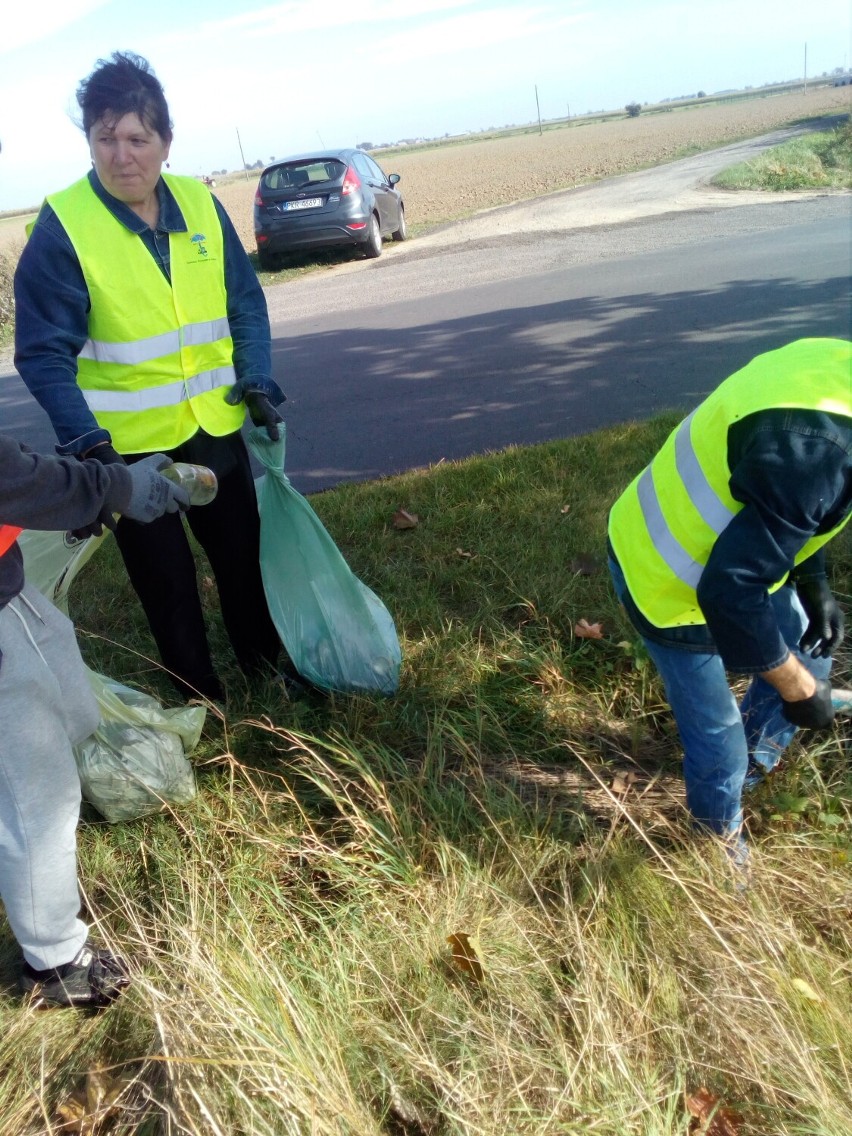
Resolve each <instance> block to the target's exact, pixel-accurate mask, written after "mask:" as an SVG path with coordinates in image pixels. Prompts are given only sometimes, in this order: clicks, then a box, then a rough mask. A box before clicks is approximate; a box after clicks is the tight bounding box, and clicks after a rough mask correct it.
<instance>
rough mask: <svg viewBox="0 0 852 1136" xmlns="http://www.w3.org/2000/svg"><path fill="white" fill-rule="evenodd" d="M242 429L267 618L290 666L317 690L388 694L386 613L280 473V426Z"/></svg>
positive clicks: (395, 679)
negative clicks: (250, 460) (255, 466)
mask: <svg viewBox="0 0 852 1136" xmlns="http://www.w3.org/2000/svg"><path fill="white" fill-rule="evenodd" d="M279 429H280V431H281V440H280V441H278V442H273V441H271V440H270V438H269V437H268V436H267V434H266V431H265V430H263V429H255V430H252V431H251V432H250V433H249V436H248V444H249V449H250V450H251V452H252V454H253V455H254V456H255V458H256V459H257V460H258V462H260V464H261V465H262V466H263V467H264V469H265V470H266V476H265V477H263V478H261V479H260V480H259V481H258V507H259V509H260V569H261V575H262V577H263V587H264V591H265V593H266V600H267V603H268V604H269V612H270V615H271V616H272V621H273V623H274V624H275V626H276V628H277V629H278V634H279V635H280V636H281V641H282V643H283V644H284V646H285V647H286V649H287V653H288V654H289V656H290V658H291V659H292V661H293V665H294V666H295V667H296V670H297V671H298V672H299V673H300V674H301V675H304V677H305V678H306V679H308V680H309V681H310V682H312V683H313V684H314V685H315V686H318V687H320V689H322V690H329V691H342V692H347V693H370V694H395V693H396V691H397V689H398V688H399V668H400V664H401V661H402V660H401V652H400V646H399V638H398V636H397V633H396V627H395V626H394V622H393V619H392V617H391V614H390V612H389V611H388V609H387V608H386V607H385V605H384V604H383V603H382V601H381V600H380V599H379V597H378V596H377V595H376V594H375V593H374V592H372V591H371V590H370V589H369V588H368V587H367V586H366V584H364V583H362V582H361V580H359V579H358V577H357V576H356V575H355V574H354V573H353V572H352V570H351V568H350V567H349V565H348V564H347V563H346V561H345V560H344V558H343V556H342V555H341V553H340V550H339V549H338V547H337V545H336V544H335V543H334V541H333V540H332V539H331V536H330V535H329V534H328V532H327V531H326V529H325V527H324V526H323V524H322V521H320V519H319V517H318V516H317V515H316V513H315V512H314V510H313V509H312V508H311V506H310V504H309V503H308V501H307V499H306V498H305V497H303V496H302V494H301V493H299V492H297V491H296V490H295V489H294V488H293V486H292V485H291V484H290V480H289V478H288V477H287V476H286V474H285V473H284V427H283V423H282V424H281V426H280V427H279Z"/></svg>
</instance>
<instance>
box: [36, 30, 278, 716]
mask: <svg viewBox="0 0 852 1136" xmlns="http://www.w3.org/2000/svg"><path fill="white" fill-rule="evenodd" d="M77 101H78V103H79V106H80V110H81V117H82V121H81V125H82V128H83V131H84V133H85V135H86V138H87V140H88V144H89V149H90V153H91V157H92V165H93V169H92V170H91V171H90V172H89V173H88V174H87V175H86V176H85V177H83V178H81V179H80V180H79V181H77V182H75V183H74V184H73V185H71V186H70V187H68V188H67V189H65V190H62V191H61V192H59V193H55V194H51V195H49V196H48V198H47V200H46V202H45V204H44V205H43V207H42V209H41V211H40V213H39V216H38V218H37V220H36V222H35V224H34V226H33V227H32V231H31V233H30V237H29V240H28V242H27V245H26V247H25V249H24V252H23V254H22V256H21V259H20V262H19V265H18V269H17V272H16V276H15V295H16V305H17V328H16V356H15V360H16V365H17V368H18V371H19V372H20V374H21V376H22V377H23V379H24V382H25V383H26V384H27V386H28V387H29V389H30V390H31V391H32V393H33V394H34V395H35V397H36V398H37V399H38V400H39V402H40V403H41V405H42V406H43V407H44V409H45V411H46V412H47V414H48V415H49V417H50V419H51V422H52V423H53V426H54V429H55V430H56V434H57V437H58V439H59V445H58V446H57V450H58V452H59V453H60V454H61V455H65V456H76V457H78V458H81V459H85V460H97V461H100V462H103V463H110V462H122V461H123V462H127V463H133V462H135V461H138V460H139V459H141V458H143V457H145V455H147V454H150V453H153V452H161V453H166V454H168V456H169V457H171V458H172V459H173V460H174V461H184V462H191V463H198V464H200V465H206V466H209V467H211V468H212V469H213V470H214V472H215V473H216V475H217V478H218V480H219V492H218V494H217V497H216V499H215V501H214V502H212V503H211V504H209V505H206V506H205V507H204V508H203V509H192V510H190V512H189V513H188V515H187V522H188V524H189V527H190V529H191V530H192V532H193V534H194V535H195V537H196V538H197V540H198V541H199V543H200V544H201V546H202V548H203V549H204V551H205V552H206V553H207V556H208V559H209V560H210V565H211V568H212V570H213V575H214V577H215V579H216V584H217V588H218V591H219V598H220V601H221V608H222V616H223V620H224V623H225V628H226V630H227V632H228V636H229V639H230V641H231V644H232V646H233V649H234V653H235V655H236V659H237V662H238V663H239V665H240V667H241V668H242V670H243V671H244V672H245V673H246V674H248V675H252V674H255V673H257V672H262V671H264V670H271V668H274V667H275V666H276V665H277V659H278V654H279V650H280V643H279V638H278V635H277V633H276V631H275V627H274V625H273V623H272V620H271V619H270V616H269V612H268V610H267V606H266V599H265V596H264V592H263V586H262V583H261V577H260V568H259V521H258V514H257V504H256V500H255V494H254V479H253V476H252V472H251V467H250V463H249V458H248V453H247V451H246V448H245V445H244V443H243V440H242V437H241V434H240V429H241V427H242V425H243V422H244V419H245V412H246V409H248V410H249V413H250V415H251V418H252V421H253V422H255V424H257V425H263V426H265V427H266V429H267V430H268V432H269V434H270V436H271V437H273V438H277V437H278V424H279V423H280V422H281V418H280V415H279V414H278V412H277V410H276V409H275V407H276V405H278V404H279V403H280V402H282V401H283V399H284V395H283V393H282V392H281V390H280V389H279V387H278V386H277V384H276V383H275V382H274V381H273V380H272V377H271V369H272V363H271V345H270V331H269V317H268V314H267V310H266V302H265V298H264V295H263V291H262V289H261V288H260V285H259V283H258V281H257V276H256V274H255V272H254V270H253V268H252V266H251V264H250V262H249V260H248V257H247V255H246V253H245V250H244V249H243V247H242V244H241V242H240V240H239V237H238V236H237V234H236V232H235V230H234V227H233V225H232V224H231V222H230V220H229V219H228V216H227V214H226V213H225V211H224V209H223V208H222V207H221V206H220V205H219V203H218V201H216V199H215V198H214V197H213V196H212V195H211V193H210V191H209V189H208V188H207V187H206V186H204V185H202V184H201V183H200V182H198V181H196V180H194V179H193V178H187V177H175V176H171V175H169V174H163V172H162V167H163V164H164V163H166V159H167V158H168V155H169V149H170V146H171V142H172V124H171V121H170V118H169V110H168V105H167V103H166V99H165V96H164V94H163V89H162V86H161V85H160V83H159V81H158V80H157V78H156V77H155V75H154V74H153V72H152V71H151V70H150V68H149V66H148V64H147V62H146V61H145V60H144V59H141V58H139V57H138V56H134V55H130V54H121V53H118V52H117V53H115V54H114V55H113V56H112V57H111V59H110V60H108V61H104V60H101V61H99V63H98V66H97V67H96V69H95V70H94V71H93V72H92V74H91V75H89V76H88V78H86V79H84V80H83V81H82V82H81V84H80V86H79V88H78V91H77ZM166 164H167V163H166ZM86 531H88V530H82V533H81V535H82V534H83V533H85V532H86ZM116 539H117V541H118V545H119V548H120V550H121V555H122V558H123V559H124V563H125V565H126V567H127V571H128V574H129V577H130V580H131V582H132V584H133V586H134V588H135V590H136V592H137V594H138V595H139V598H140V600H141V602H142V605H143V607H144V609H145V613H146V615H147V617H148V622H149V624H150V627H151V630H152V632H153V635H154V638H155V640H156V642H157V646H158V648H159V651H160V656H161V658H162V661H163V664H164V666H165V667H166V669H167V670H168V672H169V673H170V675H171V677H172V679H173V681H174V683H175V685H176V686H177V688H178V689H179V690H180V691H181V692H182V693H183V694H184V695H186V696H188V697H194V696H198V695H199V694H200V695H202V696H204V697H207V698H211V699H221V698H222V697H223V696H224V692H223V688H222V684H221V682H220V679H219V677H218V674H217V672H216V668H215V667H214V665H213V661H212V659H211V655H210V650H209V646H208V642H207V635H206V630H205V625H204V618H203V614H202V607H201V602H200V599H199V594H198V588H197V583H196V573H195V564H194V560H193V556H192V552H191V549H190V545H189V542H188V539H187V536H186V533H185V530H184V527H183V524H182V522H181V519H180V517H178V516H166V517H163V519H162V520H161V521H158V522H156V523H155V524H153V525H149V526H147V527H142V526H140V525H138V524H135V523H134V522H132V521H129V520H127V519H123V520H122V521H121V522H120V523H119V525H118V528H117V530H116Z"/></svg>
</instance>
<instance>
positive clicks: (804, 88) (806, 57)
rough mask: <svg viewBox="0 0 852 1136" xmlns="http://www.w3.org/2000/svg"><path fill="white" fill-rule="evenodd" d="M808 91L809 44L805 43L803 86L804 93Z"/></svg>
mask: <svg viewBox="0 0 852 1136" xmlns="http://www.w3.org/2000/svg"><path fill="white" fill-rule="evenodd" d="M807 93H808V45H807V44H805V85H804V86H803V87H802V94H803V95H806V94H807Z"/></svg>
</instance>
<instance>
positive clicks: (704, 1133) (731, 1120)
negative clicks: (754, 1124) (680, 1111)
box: [686, 1087, 743, 1136]
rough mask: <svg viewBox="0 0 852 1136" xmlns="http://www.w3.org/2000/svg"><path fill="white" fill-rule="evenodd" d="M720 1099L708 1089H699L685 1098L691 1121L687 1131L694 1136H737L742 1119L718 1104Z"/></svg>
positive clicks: (729, 1109) (736, 1113)
mask: <svg viewBox="0 0 852 1136" xmlns="http://www.w3.org/2000/svg"><path fill="white" fill-rule="evenodd" d="M719 1101H720V1098H719V1097H717V1096H716V1095H715V1093H711V1092H710V1090H709V1089H705V1088H704V1087H702V1088H700V1089H699V1090H698V1092H697V1093H693V1094H692V1096H688V1097H687V1098H686V1107H687V1111H688V1112H689V1114H690V1116H692V1117H693V1120H692V1121H690V1125H689V1131H690V1132H691V1133H696V1136H739V1131H740V1125H741V1124H742V1123H743V1118H742V1116H741V1115H740V1114H739V1113H738V1112H734V1110H733V1109H731V1108H725V1107H724V1106H722V1105H720V1104H719Z"/></svg>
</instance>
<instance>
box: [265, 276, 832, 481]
mask: <svg viewBox="0 0 852 1136" xmlns="http://www.w3.org/2000/svg"><path fill="white" fill-rule="evenodd" d="M696 270H697V271H698V267H697V269H696ZM848 299H849V282H848V279H847V278H846V277H834V278H830V279H828V280H822V281H814V282H806V283H802V282H801V281H796V280H785V279H780V280H771V281H766V280H761V279H755V280H740V281H735V282H732V283H730V284H726V285H725V286H723V287H719V288H711V289H708V290H706V291H702V290H701V289H700V288H698V289H695V290H690V291H688V292H676V293H668V294H664V295H661V294H657V293H655V292H653V291H642V290H641V289H637V290H636V291H635V292H632V293H630V294H627V295H621V296H619V297H617V298H616V299H609V298H606V299H604V298H599V297H596V296H588V297H585V298H583V299H580V300H570V301H560V300H555V301H554V302H553V303H549V304H544V305H539V306H534V307H512V308H506V309H503V310H499V311H492V312H488V313H487V314H483V315H481V316H474V317H465V318H461V319H458V320H454V319H448V320H444V321H442V322H438V323H433V324H427V325H421V326H416V327H413V328H408V329H405V330H394V329H388V328H381V327H379V328H364V327H361V328H358V327H353V328H345V329H340V330H334V331H327V332H323V333H319V334H306V335H295V336H292V337H286V338H281V339H278V340H276V341H275V343H274V344H273V350H274V363H275V367H276V371H277V373H278V375H279V377H280V381H281V383H282V386H283V387H284V389H285V390H286V391H287V394H288V402H287V403H285V404H284V406H283V407H282V409H283V411H284V415H285V418H286V421H287V429H288V445H287V471H288V474H289V475H290V477H291V479H292V480H293V483H294V484H295V485H296V487H297V488H298V489H300V490H301V491H302V492H310V491H312V490H317V489H323V488H327V487H329V486H331V485H334V484H337V483H338V482H340V481H345V480H367V479H372V478H375V477H379V476H383V475H387V474H391V473H394V472H399V471H401V470H403V469H408V468H414V467H417V466H421V465H428V464H431V463H434V462H437V461H440V460H441V459H442V458H443V459H447V460H450V459H456V458H461V457H466V456H469V455H471V454H474V453H482V452H485V451H487V450H499V449H502V448H504V447H505V446H508V445H511V444H531V443H535V442H543V441H549V440H552V439H555V438H561V437H567V436H571V435H575V434H582V433H587V432H589V431H592V430H595V429H598V428H600V427H602V426H605V425H609V424H612V423H615V422H619V421H625V420H628V419H631V418H644V417H647V416H649V415H652V414H655V413H658V412H660V411H662V410H664V409H670V408H683V409H691V408H692V407H693V406H694V405H696V403H697V402H698V401H700V399H701V398H702V397H704V395H705V394H707V393H708V392H709V391H710V390H712V389H713V388H714V387H715V386H717V385H718V383H719V382H721V380H722V379H723V378H725V377H726V376H727V375H728V374H731V373H732V372H733V371H735V370H736V369H737V368H739V367H741V366H743V365H744V364H745V363H746V362H747V361H748V360H749V359H751V358H752V357H753V356H754V355H757V354H759V353H761V352H763V351H769V350H771V349H773V348H776V347H780V346H782V345H783V344H784V343H787V342H790V341H791V340H794V339H798V338H802V337H805V336H834V337H844V338H848V337H850V335H852V320H850V312H849V302H848ZM517 302H522V297H521V296H519V297H518V300H517ZM732 312H735V313H736V318H735V320H734V321H733V322H732V320H731V313H732ZM533 331H534V332H535V334H534V335H533ZM331 374H334V376H335V378H334V380H333V382H332V381H326V380H324V375H331Z"/></svg>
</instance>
